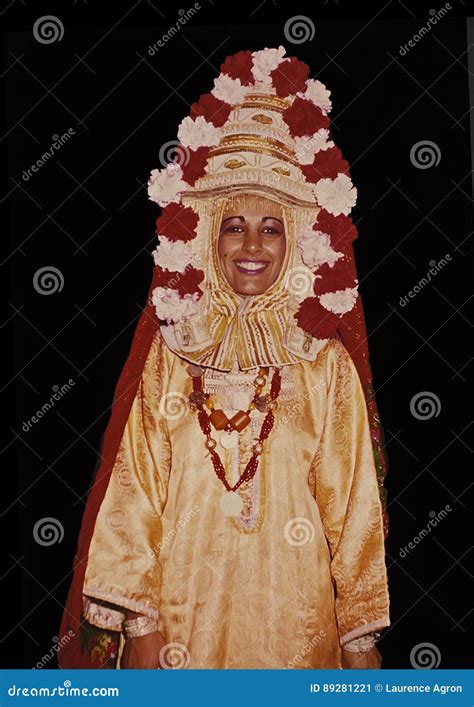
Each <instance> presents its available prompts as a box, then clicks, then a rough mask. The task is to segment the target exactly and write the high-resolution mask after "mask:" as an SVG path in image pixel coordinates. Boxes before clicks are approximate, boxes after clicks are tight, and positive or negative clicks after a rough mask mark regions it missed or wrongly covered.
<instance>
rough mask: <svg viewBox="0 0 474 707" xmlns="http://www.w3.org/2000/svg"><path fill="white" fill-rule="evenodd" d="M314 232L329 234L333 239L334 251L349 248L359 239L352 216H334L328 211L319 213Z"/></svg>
mask: <svg viewBox="0 0 474 707" xmlns="http://www.w3.org/2000/svg"><path fill="white" fill-rule="evenodd" d="M313 230H314V231H322V232H323V233H327V234H328V236H330V237H331V247H332V248H334V250H341V249H342V248H347V246H348V245H349V243H352V241H354V240H355V239H356V238H357V229H356V227H355V226H354V224H353V222H352V219H351V217H350V216H344V214H340V215H339V216H333V215H332V214H330V213H329V212H328V211H326V209H321V211H320V212H319V213H318V217H317V221H315V223H314V224H313Z"/></svg>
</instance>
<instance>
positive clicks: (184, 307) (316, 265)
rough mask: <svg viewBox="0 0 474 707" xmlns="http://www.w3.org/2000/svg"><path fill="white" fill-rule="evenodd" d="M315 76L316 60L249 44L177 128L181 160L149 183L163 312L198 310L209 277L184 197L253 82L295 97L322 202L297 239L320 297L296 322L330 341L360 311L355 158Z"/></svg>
mask: <svg viewBox="0 0 474 707" xmlns="http://www.w3.org/2000/svg"><path fill="white" fill-rule="evenodd" d="M308 75H309V67H308V66H307V65H306V64H305V63H304V62H302V61H299V60H298V59H296V58H295V57H285V49H284V48H283V47H281V46H280V47H278V48H277V49H263V50H261V51H256V52H250V51H242V52H239V53H237V54H235V55H233V56H230V57H228V58H227V59H226V60H225V61H224V63H223V64H222V66H221V73H220V75H219V76H218V77H217V78H216V79H215V81H214V88H213V89H212V91H211V93H207V94H204V95H202V96H201V97H200V98H199V100H198V101H197V102H196V103H193V104H192V106H191V110H190V115H189V116H187V117H186V118H184V120H183V121H182V122H181V124H180V126H179V129H178V139H179V144H178V146H177V148H176V154H175V160H174V162H172V163H170V164H168V165H167V166H166V167H165V168H163V169H161V170H157V169H155V170H153V171H152V173H151V175H150V179H149V182H148V194H149V198H150V199H151V200H153V201H156V202H157V203H158V204H159V205H160V206H161V207H162V208H163V212H162V214H161V216H160V217H159V218H158V219H157V222H156V233H157V236H158V239H159V245H158V246H157V248H156V250H155V251H154V253H153V257H154V261H155V265H156V268H157V269H158V274H157V282H158V286H157V287H156V288H155V289H154V291H153V297H152V301H153V304H154V306H155V311H156V314H157V317H158V319H160V320H164V321H166V322H167V323H168V324H169V323H171V322H178V321H180V320H181V319H183V318H186V317H189V316H192V315H193V314H195V313H196V312H197V310H198V304H197V303H198V301H199V299H200V298H201V296H202V294H203V291H202V289H201V288H200V287H199V285H200V283H201V282H202V281H203V279H204V277H205V276H204V272H203V271H202V270H198V269H195V268H194V267H193V265H192V249H191V247H190V244H189V241H191V240H192V239H193V238H195V237H196V227H197V224H198V215H197V214H196V213H195V212H194V210H193V209H192V208H191V207H189V206H184V205H183V204H182V203H181V197H182V195H183V194H184V193H185V192H186V191H187V190H188V189H189V188H190V187H193V186H194V184H195V183H196V181H197V180H198V179H199V178H200V177H203V176H204V175H205V174H206V165H207V162H208V159H209V157H210V155H211V150H212V148H213V147H215V146H217V145H219V142H220V140H221V136H222V128H223V126H224V125H225V123H226V121H227V120H228V118H229V115H230V113H231V111H232V110H233V108H235V107H236V106H238V105H239V103H241V102H243V100H244V97H245V95H246V93H247V91H248V87H251V86H255V85H256V84H257V83H258V84H260V85H262V86H264V87H265V88H266V90H267V91H270V92H272V93H274V94H275V95H276V96H278V97H281V98H289V99H290V101H291V104H290V105H289V107H288V108H287V109H286V110H284V111H283V113H282V117H283V120H284V122H285V124H286V126H287V128H288V131H289V134H290V135H291V137H292V138H293V140H294V143H295V157H296V160H297V162H298V164H299V166H300V169H301V171H302V173H303V175H304V178H305V180H306V182H307V183H309V184H311V186H312V190H313V193H314V198H315V205H317V206H319V207H320V211H319V213H318V216H317V220H316V222H315V223H314V224H313V226H312V228H309V229H307V230H305V231H304V232H303V233H301V234H299V237H298V239H297V245H298V248H299V250H300V253H301V258H302V261H303V263H304V264H305V265H306V266H307V267H309V268H310V269H311V271H312V272H313V273H314V275H315V279H314V295H313V296H311V297H306V298H305V299H304V300H303V301H302V302H301V303H300V305H299V308H298V310H297V311H296V312H295V314H294V317H295V319H296V321H297V324H298V326H299V327H300V328H301V329H303V330H304V331H306V332H308V333H310V334H311V335H313V336H314V337H316V338H318V339H327V338H331V337H333V336H335V334H336V331H337V329H338V327H339V324H340V319H341V317H342V316H343V315H344V314H346V313H348V312H350V311H351V310H352V309H353V308H354V306H355V302H356V299H357V274H356V271H355V266H354V262H353V258H352V246H351V243H352V241H353V240H354V239H355V238H356V237H357V231H356V227H355V226H354V224H353V222H352V219H351V218H350V216H349V213H350V211H351V209H352V207H353V206H354V205H355V203H356V198H357V190H356V188H355V187H354V186H353V184H352V181H351V179H350V176H349V165H348V163H347V162H346V161H345V160H344V159H343V157H342V154H341V152H340V150H339V149H338V148H337V147H336V146H335V144H334V142H333V141H332V140H330V139H329V137H330V135H329V125H330V121H329V117H328V114H329V112H330V110H331V107H332V106H331V101H330V98H329V96H330V92H329V91H328V90H327V89H326V87H325V86H324V84H322V83H321V82H320V81H318V80H314V79H310V78H308Z"/></svg>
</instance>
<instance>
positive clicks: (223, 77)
mask: <svg viewBox="0 0 474 707" xmlns="http://www.w3.org/2000/svg"><path fill="white" fill-rule="evenodd" d="M246 92H247V89H246V88H245V86H242V84H241V83H240V79H233V78H231V77H230V76H228V74H220V75H219V76H218V77H217V78H216V79H214V88H213V89H212V91H211V93H212V95H213V96H215V97H216V98H219V99H220V100H221V101H224V103H229V104H230V105H231V106H235V105H237V104H238V103H242V102H243V100H244V98H245V94H246Z"/></svg>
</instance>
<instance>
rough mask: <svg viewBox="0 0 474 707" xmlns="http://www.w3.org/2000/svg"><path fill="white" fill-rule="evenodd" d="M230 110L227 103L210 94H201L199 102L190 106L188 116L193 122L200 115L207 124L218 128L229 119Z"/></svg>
mask: <svg viewBox="0 0 474 707" xmlns="http://www.w3.org/2000/svg"><path fill="white" fill-rule="evenodd" d="M231 109H232V107H231V106H230V105H229V104H228V103H224V101H221V100H220V99H219V98H216V97H215V96H213V95H212V93H203V94H202V96H200V97H199V100H198V101H197V102H196V103H193V104H192V106H191V112H190V116H191V118H192V119H193V120H195V119H196V118H197V117H198V116H199V115H202V117H203V118H205V119H206V120H207V121H208V122H209V123H213V124H214V125H215V127H216V128H220V127H221V126H222V125H224V123H225V121H226V120H227V118H228V117H229V113H230V111H231Z"/></svg>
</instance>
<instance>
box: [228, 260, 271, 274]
mask: <svg viewBox="0 0 474 707" xmlns="http://www.w3.org/2000/svg"><path fill="white" fill-rule="evenodd" d="M269 264H270V263H269V261H268V260H235V261H234V265H235V267H236V268H237V270H238V271H239V272H241V273H244V274H245V275H259V274H260V273H262V272H263V271H264V270H265V269H266V268H267V267H268V265H269Z"/></svg>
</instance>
